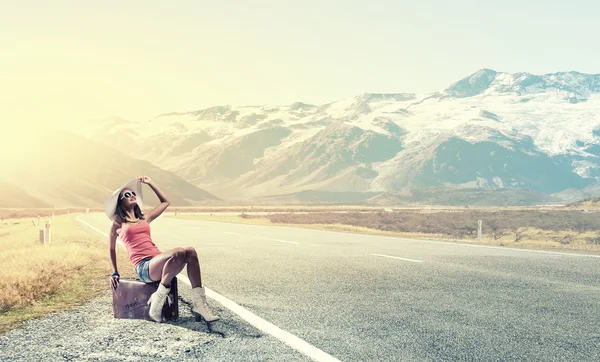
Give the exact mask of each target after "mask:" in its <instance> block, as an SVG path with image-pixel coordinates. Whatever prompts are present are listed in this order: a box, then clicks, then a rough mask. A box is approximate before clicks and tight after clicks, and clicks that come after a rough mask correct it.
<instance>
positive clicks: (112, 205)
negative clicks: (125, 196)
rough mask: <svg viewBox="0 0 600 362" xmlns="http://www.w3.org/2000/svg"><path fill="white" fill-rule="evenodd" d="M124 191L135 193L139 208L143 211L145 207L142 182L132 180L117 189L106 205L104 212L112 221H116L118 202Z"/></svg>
mask: <svg viewBox="0 0 600 362" xmlns="http://www.w3.org/2000/svg"><path fill="white" fill-rule="evenodd" d="M123 189H129V190H131V191H133V192H135V195H136V196H135V198H136V201H137V204H138V206H139V207H140V209H142V207H143V198H144V197H143V195H142V182H141V181H138V179H136V178H132V179H131V180H129V181H127V182H126V183H125V184H124V185H123V186H121V187H120V188H118V189H116V190H115V192H113V194H112V196H111V197H110V198H109V199H108V200H106V203H104V212H106V216H108V218H109V219H111V220H113V219H114V216H115V212H116V210H117V201H119V195H120V194H121V191H123Z"/></svg>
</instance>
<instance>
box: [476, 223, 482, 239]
mask: <svg viewBox="0 0 600 362" xmlns="http://www.w3.org/2000/svg"><path fill="white" fill-rule="evenodd" d="M481 224H482V221H481V220H477V239H479V240H481Z"/></svg>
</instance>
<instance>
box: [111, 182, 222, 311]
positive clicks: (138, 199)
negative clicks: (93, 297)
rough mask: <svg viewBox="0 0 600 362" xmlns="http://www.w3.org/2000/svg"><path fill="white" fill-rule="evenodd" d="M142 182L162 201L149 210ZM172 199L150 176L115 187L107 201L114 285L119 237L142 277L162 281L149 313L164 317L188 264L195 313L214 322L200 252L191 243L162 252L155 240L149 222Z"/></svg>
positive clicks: (161, 211) (113, 283)
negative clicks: (144, 208) (172, 291)
mask: <svg viewBox="0 0 600 362" xmlns="http://www.w3.org/2000/svg"><path fill="white" fill-rule="evenodd" d="M142 183H145V184H147V185H148V186H150V188H151V189H152V190H153V191H154V192H155V193H156V196H158V199H159V200H160V204H159V205H158V206H156V207H155V208H154V209H153V210H151V211H148V212H147V213H146V214H143V213H142V209H141V207H142V206H143V204H142V202H143V200H142V199H143V196H142ZM169 204H170V202H169V200H168V199H167V197H166V196H165V194H164V193H163V192H162V191H161V190H160V189H159V188H158V186H156V184H155V183H154V182H152V180H150V178H148V177H147V176H142V177H140V178H138V179H137V180H136V179H132V180H129V181H128V182H127V183H125V185H123V187H121V188H120V189H117V190H115V192H114V193H113V195H112V196H111V198H110V199H109V200H108V201H107V202H106V204H105V205H104V210H105V212H106V215H108V217H109V218H110V219H111V220H112V221H113V223H112V225H111V228H110V233H109V235H110V260H111V262H112V266H113V270H114V272H113V273H112V274H111V276H110V277H111V283H112V287H113V288H117V286H118V283H119V277H120V276H119V272H118V269H117V258H116V252H115V245H116V241H117V237H120V238H121V240H122V241H123V244H125V247H126V248H127V252H128V253H129V259H130V260H131V262H132V264H133V265H134V267H135V272H136V274H137V276H138V278H140V280H141V281H143V282H145V283H154V282H157V281H160V284H159V285H158V289H157V291H156V292H155V293H153V294H152V295H151V296H150V299H149V300H148V304H149V305H150V310H149V315H150V318H152V319H153V320H154V321H156V322H162V321H164V318H163V317H162V308H163V305H164V303H165V300H166V298H167V294H168V293H169V290H170V287H171V280H172V279H173V278H174V277H175V276H177V274H179V272H181V271H182V270H183V268H184V267H185V266H186V265H187V273H188V277H189V279H190V283H191V285H192V304H193V305H192V313H193V314H194V315H195V316H196V317H202V318H203V319H204V320H205V321H206V322H214V321H217V320H219V317H217V316H214V315H213V314H212V313H211V312H210V309H209V308H208V304H207V303H206V296H205V291H204V287H203V286H202V280H201V276H200V264H199V262H198V254H197V253H196V250H195V249H194V248H192V247H187V248H175V249H171V250H167V251H165V252H161V251H160V250H159V249H158V248H157V247H156V245H155V244H154V243H153V242H152V238H151V236H150V223H151V222H152V221H153V220H154V219H156V218H157V217H158V216H159V215H160V214H162V213H163V211H165V209H166V208H167V207H168V206H169Z"/></svg>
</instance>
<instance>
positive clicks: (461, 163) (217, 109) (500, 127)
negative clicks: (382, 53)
mask: <svg viewBox="0 0 600 362" xmlns="http://www.w3.org/2000/svg"><path fill="white" fill-rule="evenodd" d="M71 131H72V132H74V133H76V134H77V135H75V134H73V135H72V137H76V136H77V137H80V138H81V139H80V140H78V141H77V142H79V143H81V147H84V146H86V147H88V148H93V149H94V150H95V151H96V153H95V154H96V156H94V158H93V159H94V163H95V164H96V165H103V166H101V167H93V168H92V169H93V170H91V171H96V173H95V175H96V180H97V179H98V178H102V181H101V184H102V185H104V184H106V183H107V182H108V179H109V178H110V179H113V180H114V179H116V178H118V177H121V178H122V175H125V174H131V175H134V174H135V175H136V176H137V173H140V172H142V173H144V174H152V173H156V174H157V175H158V174H160V175H164V177H165V180H166V179H169V180H171V179H172V180H177V182H175V181H172V182H171V183H170V184H169V187H171V190H173V191H172V192H174V193H179V195H180V196H181V198H180V199H178V202H179V201H181V202H182V203H183V204H186V203H187V204H198V203H202V202H218V201H219V199H222V200H224V201H226V202H230V203H235V202H254V201H256V202H347V203H365V202H366V203H372V204H376V205H380V204H407V203H408V204H414V203H443V204H456V205H463V204H468V203H473V204H480V205H485V204H493V205H498V204H501V205H510V204H516V205H532V204H540V203H563V202H567V201H575V200H579V199H582V198H585V197H593V196H599V195H600V183H599V181H600V162H599V157H600V74H583V73H578V72H560V73H552V74H544V75H534V74H530V73H514V74H509V73H503V72H497V71H494V70H491V69H482V70H479V71H477V72H475V73H474V74H471V75H469V76H468V77H465V78H464V79H461V80H459V81H457V82H455V83H453V84H451V85H450V86H449V87H448V88H446V89H444V90H442V91H439V92H435V93H430V94H416V93H393V94H376V93H365V94H361V95H357V96H355V97H351V98H348V99H342V100H338V101H334V102H331V103H328V104H323V105H312V104H306V103H302V102H296V103H293V104H289V105H283V106H275V105H256V106H231V105H221V106H214V107H210V108H205V109H200V110H197V111H192V112H171V113H165V114H160V115H158V116H156V117H154V118H153V119H150V120H147V121H143V122H134V121H129V120H125V119H122V118H118V117H110V118H104V119H98V120H93V121H90V120H86V121H81V122H80V123H79V124H78V125H76V126H74V127H72V129H71ZM73 142H75V141H73ZM77 142H75V143H77ZM78 147H79V146H78ZM86 149H87V148H86ZM90 152H92V150H90ZM107 155H111V156H110V157H111V158H110V160H111V161H108V159H109V158H108V156H107ZM119 158H121V159H126V160H128V161H127V162H126V163H127V164H131V165H133V164H135V165H136V167H135V172H134V168H128V167H125V166H124V165H123V162H121V164H120V165H119V162H118V161H115V160H117V159H119ZM115 162H116V163H117V165H118V166H117V165H115ZM108 164H110V166H108ZM107 174H110V175H111V176H110V177H108V176H106V175H107ZM167 175H168V177H167ZM117 176H118V177H117ZM161 177H162V176H161ZM0 181H2V179H0ZM111 182H112V184H113V185H115V183H116V181H111ZM183 185H185V186H183ZM116 186H118V185H115V188H116ZM89 187H90V189H89V190H90V192H91V191H94V192H99V191H100V190H99V189H96V188H94V187H92V186H91V185H89ZM28 190H29V188H28ZM102 191H103V192H104V193H106V191H107V187H105V186H103V190H102ZM192 194H193V195H195V196H192ZM31 195H32V196H35V197H39V198H40V200H42V201H44V202H47V203H50V204H52V205H54V204H55V203H56V202H58V201H56V200H57V198H54V199H52V197H50V196H49V195H41V194H35V195H33V194H31ZM57 195H58V194H57ZM75 195H78V196H77V197H79V199H78V200H76V199H75ZM83 195H86V196H85V197H83ZM200 195H203V196H202V197H201V196H200ZM209 195H210V196H209ZM70 197H71V199H72V201H73V202H77V203H89V202H92V201H93V202H97V201H98V200H96V199H95V198H93V197H90V196H89V195H88V194H87V193H86V192H84V191H83V190H78V191H76V192H75V193H74V195H71V196H70Z"/></svg>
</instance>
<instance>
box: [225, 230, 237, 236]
mask: <svg viewBox="0 0 600 362" xmlns="http://www.w3.org/2000/svg"><path fill="white" fill-rule="evenodd" d="M223 233H224V234H231V235H240V234H238V233H232V232H231V231H223Z"/></svg>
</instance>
